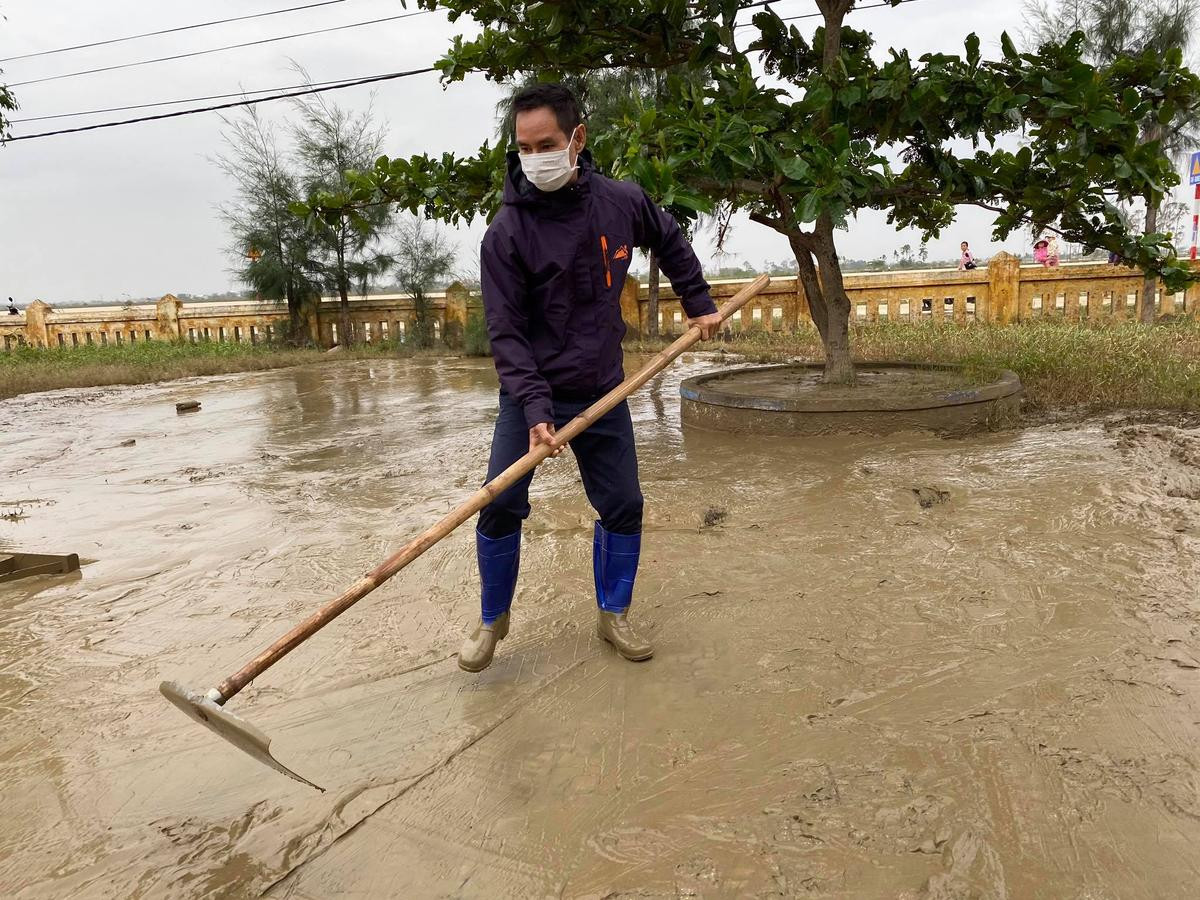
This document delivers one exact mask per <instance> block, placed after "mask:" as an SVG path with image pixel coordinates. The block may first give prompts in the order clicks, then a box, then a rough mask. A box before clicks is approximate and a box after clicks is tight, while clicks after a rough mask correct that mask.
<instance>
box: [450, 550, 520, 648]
mask: <svg viewBox="0 0 1200 900" xmlns="http://www.w3.org/2000/svg"><path fill="white" fill-rule="evenodd" d="M475 556H476V558H477V559H478V561H479V582H480V584H481V585H482V589H481V591H480V601H481V603H480V606H481V615H480V617H479V622H478V624H476V626H475V628H474V630H473V631H472V632H471V633H470V634H469V635H468V636H467V638H466V640H465V641H463V645H462V649H460V650H459V651H458V667H459V668H460V669H463V670H465V671H467V672H482V671H483V670H484V669H486V668H487V667H488V666H489V665H490V664H491V662H492V657H493V656H495V654H496V645H497V644H498V643H500V641H502V640H504V639H505V638H506V637H507V636H508V621H509V612H508V611H509V608H510V607H511V606H512V598H513V592H514V591H515V590H516V588H517V572H518V571H519V570H520V567H521V532H520V531H516V532H513V533H512V534H510V535H506V536H505V537H502V538H490V537H488V536H487V535H485V534H482V533H481V532H480V531H479V530H478V529H476V531H475Z"/></svg>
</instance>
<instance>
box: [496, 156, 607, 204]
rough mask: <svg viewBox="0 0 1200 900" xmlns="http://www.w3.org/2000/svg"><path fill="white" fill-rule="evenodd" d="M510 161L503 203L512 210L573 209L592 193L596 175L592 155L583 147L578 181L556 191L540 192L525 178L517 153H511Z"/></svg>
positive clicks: (505, 180)
mask: <svg viewBox="0 0 1200 900" xmlns="http://www.w3.org/2000/svg"><path fill="white" fill-rule="evenodd" d="M507 161H508V174H507V175H506V176H505V178H504V202H505V203H507V204H509V205H511V206H529V207H533V208H540V209H547V210H550V209H561V208H563V207H566V206H572V205H574V204H575V203H578V202H579V200H580V199H581V198H582V197H584V196H586V195H587V194H588V193H589V192H590V191H591V187H592V176H593V175H594V174H595V171H596V164H595V161H594V160H593V159H592V152H591V151H590V150H589V149H588V148H587V147H584V148H583V150H582V151H581V152H580V154H579V159H578V162H577V165H578V166H579V177H578V178H576V179H575V181H574V182H573V183H572V184H568V185H564V186H563V187H561V188H559V189H558V190H557V191H541V190H538V189H537V188H536V187H534V186H533V185H532V184H531V183H530V181H529V179H528V178H526V177H525V172H524V171H523V170H522V169H521V154H520V153H518V152H517V151H516V150H509V151H508V156H507Z"/></svg>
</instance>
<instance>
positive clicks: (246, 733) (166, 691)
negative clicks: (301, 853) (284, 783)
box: [158, 681, 325, 792]
mask: <svg viewBox="0 0 1200 900" xmlns="http://www.w3.org/2000/svg"><path fill="white" fill-rule="evenodd" d="M158 689H159V690H160V691H162V695H163V696H164V697H166V698H167V699H168V700H170V701H171V702H172V703H173V704H175V705H176V706H178V707H179V708H180V709H181V710H182V711H183V712H184V714H185V715H187V716H188V717H189V718H191V719H193V720H195V721H197V722H199V723H200V724H201V725H203V726H204V727H205V728H207V729H208V730H209V731H212V732H213V733H215V734H218V735H220V736H221V737H223V738H225V740H227V741H229V743H231V744H233V746H235V747H237V748H238V749H239V750H242V751H244V752H246V753H248V754H250V755H251V756H253V757H254V758H255V759H257V760H258V761H259V762H260V763H262V764H263V765H265V766H270V767H271V768H272V769H274V770H275V771H276V772H282V773H283V774H284V775H287V776H288V777H289V778H294V779H295V780H296V781H299V782H300V783H301V784H307V785H308V786H309V787H312V788H316V789H317V790H318V791H321V792H324V791H325V788H323V787H321V786H320V785H318V784H313V783H312V782H311V781H309V780H308V779H307V778H305V777H303V776H302V775H297V774H296V773H295V772H293V771H292V770H291V769H289V768H288V767H287V766H285V765H284V764H283V763H281V762H280V761H279V760H277V759H276V758H275V757H274V756H272V755H271V739H270V738H269V737H267V736H266V735H265V734H263V733H262V732H261V731H259V730H258V729H257V728H255V727H254V726H253V725H251V724H250V723H249V722H247V721H246V720H245V719H243V718H241V717H239V716H235V715H234V714H233V713H231V712H230V711H229V710H227V709H225V707H223V706H221V705H219V704H218V703H217V702H216V701H215V700H213V699H212V698H211V697H209V696H206V695H204V694H197V693H195V692H193V691H189V690H188V689H187V688H185V687H184V686H183V685H181V684H179V683H178V682H175V681H164V682H163V683H162V684H160V685H159V686H158Z"/></svg>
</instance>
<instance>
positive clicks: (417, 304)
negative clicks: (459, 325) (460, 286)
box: [393, 216, 455, 348]
mask: <svg viewBox="0 0 1200 900" xmlns="http://www.w3.org/2000/svg"><path fill="white" fill-rule="evenodd" d="M395 237H396V246H395V252H394V254H393V260H394V262H393V275H394V277H395V279H396V284H398V285H399V286H400V289H401V290H402V291H404V293H406V294H408V295H409V296H410V297H412V299H413V309H414V318H415V320H416V321H415V322H414V327H413V330H412V333H411V334H410V335H408V336H407V337H406V338H405V342H406V343H412V344H413V346H415V347H418V348H424V347H428V346H430V345H431V344H432V343H433V328H432V327H431V323H430V319H429V299H428V297H427V294H428V291H429V289H430V288H431V287H432V286H433V285H434V283H436V282H437V281H439V280H440V279H442V278H444V277H445V276H446V275H448V274H449V273H450V271H451V269H453V268H454V257H455V253H454V248H453V247H452V246H451V245H450V243H449V241H448V240H447V238H446V235H445V233H444V232H443V231H442V230H441V229H440V228H439V227H438V226H437V223H436V222H430V221H429V220H427V219H426V218H425V217H424V216H408V217H407V218H405V219H403V220H401V221H400V222H399V223H398V224H397V225H396V227H395Z"/></svg>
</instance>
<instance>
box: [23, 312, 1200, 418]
mask: <svg viewBox="0 0 1200 900" xmlns="http://www.w3.org/2000/svg"><path fill="white" fill-rule="evenodd" d="M470 324H471V323H468V326H470ZM472 331H474V334H472ZM480 332H481V330H480V329H479V327H478V323H476V325H475V328H474V329H471V328H470V327H468V337H469V338H471V340H469V341H468V343H469V344H471V345H472V346H471V347H469V348H468V349H469V350H470V351H473V352H476V353H479V352H483V351H484V348H485V346H486V345H485V343H484V342H485V339H486V335H483V334H481V333H480ZM664 343H665V342H658V343H650V342H629V343H627V344H626V349H627V350H630V351H634V352H638V351H642V352H647V351H649V352H653V351H656V350H659V349H661V348H662V347H663V346H664ZM851 343H852V346H853V348H854V353H855V356H856V358H858V359H860V360H863V361H866V362H880V361H885V360H894V361H900V362H915V363H957V364H960V365H963V366H964V367H965V368H966V375H967V377H968V378H969V379H970V380H972V381H984V380H988V379H991V378H993V377H995V375H996V374H997V373H998V372H999V371H1000V370H1001V369H1012V370H1013V371H1015V372H1016V373H1017V374H1018V375H1019V376H1021V381H1022V382H1023V383H1024V385H1025V388H1026V392H1027V396H1028V397H1029V399H1030V400H1031V401H1032V402H1033V403H1034V404H1035V405H1036V406H1039V407H1041V408H1044V409H1055V408H1071V407H1074V408H1078V407H1082V408H1084V409H1089V410H1095V411H1103V410H1116V409H1162V410H1185V411H1189V412H1196V411H1200V321H1197V320H1195V319H1192V318H1180V319H1177V320H1175V321H1173V322H1170V323H1164V324H1160V325H1154V326H1149V327H1147V326H1143V325H1137V324H1134V323H1121V324H1112V325H1106V326H1103V327H1098V326H1090V325H1081V324H1068V323H1063V322H1034V323H1027V324H1022V325H1009V326H998V325H974V326H970V327H961V326H955V325H943V324H940V323H938V324H932V323H926V324H921V325H912V324H886V323H885V324H879V325H867V326H859V327H855V328H853V329H852V334H851ZM710 346H711V345H710ZM719 346H720V347H721V348H722V349H724V350H726V351H729V352H733V353H739V354H743V355H745V356H746V357H747V358H748V359H750V360H751V361H754V362H776V361H782V360H788V359H795V358H800V359H809V360H820V359H821V357H822V352H821V342H820V339H819V338H818V336H817V333H816V331H815V330H813V329H808V330H802V331H799V332H795V333H787V334H783V333H778V332H766V331H749V332H744V333H740V334H737V335H735V336H734V337H733V339H731V340H730V341H728V342H725V343H722V344H720V345H719ZM414 352H421V353H426V352H428V353H436V352H437V351H414V350H412V349H411V348H406V347H404V346H403V345H399V346H397V345H395V344H391V343H381V344H364V345H358V346H356V347H355V348H353V349H352V350H347V351H343V352H339V353H337V354H334V355H333V356H329V355H327V354H326V353H325V352H324V351H322V350H316V349H294V348H288V347H280V346H274V345H262V344H260V345H257V346H252V345H249V344H232V343H197V344H190V343H176V344H172V343H165V342H157V341H155V342H150V343H138V344H124V345H121V346H116V347H111V346H110V347H101V346H91V347H78V348H74V349H48V350H31V349H21V350H14V351H12V352H10V353H0V398H3V397H12V396H15V395H17V394H23V393H29V392H32V391H46V390H54V389H57V388H69V387H90V386H97V385H110V384H145V383H149V382H156V381H167V380H170V379H173V378H186V377H191V376H197V375H219V374H224V373H227V372H244V371H254V370H259V369H275V368H280V367H283V366H294V365H300V364H303V363H314V362H325V361H329V360H336V359H359V358H378V357H385V356H392V357H394V356H398V355H400V356H408V355H412V354H413V353H414Z"/></svg>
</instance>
